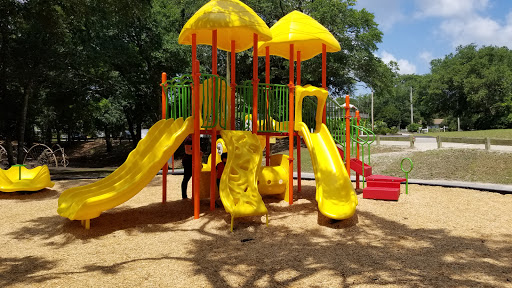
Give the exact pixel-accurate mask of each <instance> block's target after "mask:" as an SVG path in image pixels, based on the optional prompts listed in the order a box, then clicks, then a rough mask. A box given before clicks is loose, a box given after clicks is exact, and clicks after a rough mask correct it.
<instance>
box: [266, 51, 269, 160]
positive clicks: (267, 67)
mask: <svg viewBox="0 0 512 288" xmlns="http://www.w3.org/2000/svg"><path fill="white" fill-rule="evenodd" d="M265 83H267V84H270V47H269V46H267V47H265ZM268 88H269V86H268V85H267V111H266V113H267V115H268V117H267V127H269V125H270V124H269V123H270V115H269V99H268V97H269V95H268V93H269V91H268ZM265 137H266V139H265V140H266V141H265V165H266V166H269V165H270V136H269V135H266V136H265Z"/></svg>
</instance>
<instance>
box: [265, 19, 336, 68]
mask: <svg viewBox="0 0 512 288" xmlns="http://www.w3.org/2000/svg"><path fill="white" fill-rule="evenodd" d="M270 31H271V32H272V40H270V41H267V42H264V41H263V40H262V41H261V42H259V43H258V54H259V55H264V54H265V48H266V47H267V46H268V47H270V54H271V55H277V56H281V57H283V58H286V59H289V58H290V44H294V50H295V51H300V52H301V60H308V59H311V58H313V57H315V56H316V55H318V54H320V53H322V44H325V45H326V46H327V52H338V51H340V50H341V47H340V43H338V40H336V38H334V36H333V35H332V34H331V32H329V30H327V28H325V27H324V26H322V24H320V23H318V22H317V21H316V20H315V19H313V18H311V17H310V16H308V15H306V14H304V13H301V12H299V11H292V12H290V13H288V14H287V15H286V16H284V17H283V18H281V19H279V21H277V22H276V24H274V26H272V28H270ZM295 60H296V59H295Z"/></svg>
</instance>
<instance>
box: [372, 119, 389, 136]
mask: <svg viewBox="0 0 512 288" xmlns="http://www.w3.org/2000/svg"><path fill="white" fill-rule="evenodd" d="M373 133H375V134H379V135H386V134H388V133H389V128H388V124H386V122H384V121H376V122H375V124H374V128H373Z"/></svg>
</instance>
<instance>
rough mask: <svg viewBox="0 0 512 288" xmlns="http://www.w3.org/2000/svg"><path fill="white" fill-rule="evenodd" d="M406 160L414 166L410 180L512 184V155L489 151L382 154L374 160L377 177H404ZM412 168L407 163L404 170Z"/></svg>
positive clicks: (447, 150)
mask: <svg viewBox="0 0 512 288" xmlns="http://www.w3.org/2000/svg"><path fill="white" fill-rule="evenodd" d="M405 157H409V158H411V160H412V161H413V163H414V169H413V170H412V172H411V173H409V177H410V178H415V179H424V180H436V179H439V180H458V181H468V182H483V183H497V184H512V166H511V165H510V163H512V162H511V161H512V153H506V152H496V151H485V150H470V149H437V150H429V151H420V152H412V151H404V152H395V153H388V154H378V155H375V156H374V157H372V167H373V172H374V174H384V175H390V176H399V177H403V176H404V175H405V174H404V173H403V172H402V171H401V170H400V162H401V161H402V159H403V158H405ZM408 167H409V166H408V164H406V162H405V163H404V168H408Z"/></svg>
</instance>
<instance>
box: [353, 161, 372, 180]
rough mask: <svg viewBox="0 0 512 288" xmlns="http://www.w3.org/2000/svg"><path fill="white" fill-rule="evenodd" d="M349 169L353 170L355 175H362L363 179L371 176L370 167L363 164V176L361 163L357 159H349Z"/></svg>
mask: <svg viewBox="0 0 512 288" xmlns="http://www.w3.org/2000/svg"><path fill="white" fill-rule="evenodd" d="M350 169H352V170H354V172H356V174H359V175H364V176H365V177H367V176H370V175H372V166H370V165H368V164H364V174H363V162H362V161H361V160H359V159H357V158H350Z"/></svg>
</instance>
